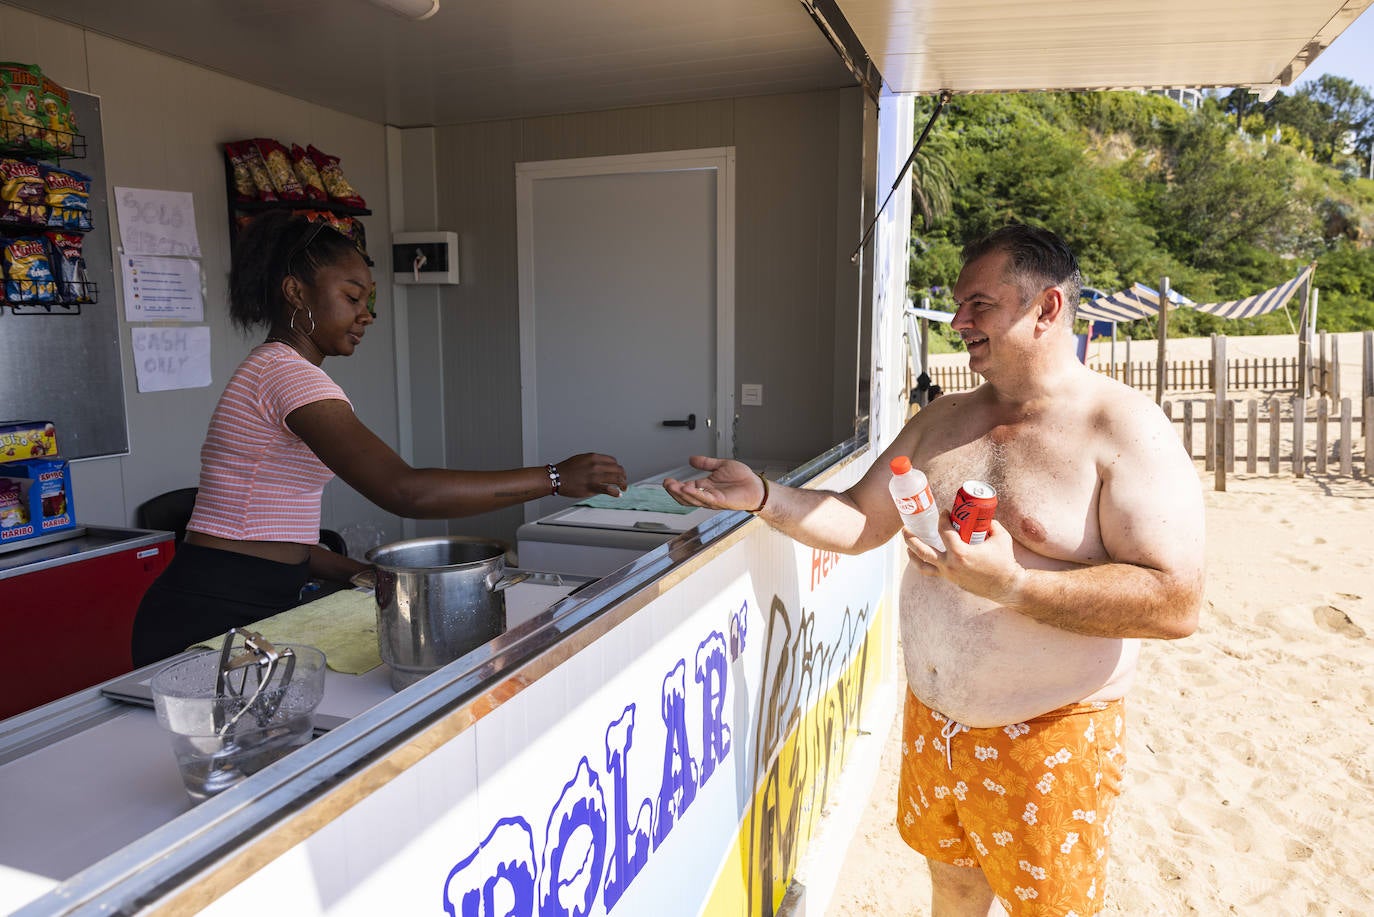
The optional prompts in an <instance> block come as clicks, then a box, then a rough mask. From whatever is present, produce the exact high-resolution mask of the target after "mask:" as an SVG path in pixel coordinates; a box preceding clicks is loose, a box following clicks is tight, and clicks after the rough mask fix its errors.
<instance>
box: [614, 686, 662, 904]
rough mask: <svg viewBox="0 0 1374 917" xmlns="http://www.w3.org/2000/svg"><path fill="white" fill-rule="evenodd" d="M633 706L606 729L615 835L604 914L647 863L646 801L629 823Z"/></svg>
mask: <svg viewBox="0 0 1374 917" xmlns="http://www.w3.org/2000/svg"><path fill="white" fill-rule="evenodd" d="M634 731H635V705H634V704H630V705H629V706H628V707H626V708H625V711H624V712H623V713H622V714H621V715H620V719H618V720H616V721H615V722H613V723H611V725H610V726H608V727H607V728H606V769H607V770H609V771H610V772H611V777H612V780H613V784H612V786H613V792H612V797H613V798H614V799H615V834H614V836H613V844H612V845H611V850H612V856H611V861H610V867H609V868H608V869H607V870H606V895H605V902H606V911H607V913H609V912H610V910H611V909H612V908H613V907H615V905H616V902H617V901H619V900H620V896H621V895H623V894H625V892H626V891H627V890H628V889H629V887H630V883H631V882H633V881H634V880H635V876H637V875H639V871H640V870H641V869H643V868H644V864H645V863H646V862H648V860H649V832H648V831H647V830H646V829H645V828H644V827H642V826H645V825H652V823H653V816H654V810H653V805H652V804H651V803H650V802H649V800H648V799H642V800H640V802H639V807H638V811H637V812H636V813H635V819H634V823H633V824H631V823H630V800H629V773H628V768H629V755H630V746H631V745H632V744H633V743H634Z"/></svg>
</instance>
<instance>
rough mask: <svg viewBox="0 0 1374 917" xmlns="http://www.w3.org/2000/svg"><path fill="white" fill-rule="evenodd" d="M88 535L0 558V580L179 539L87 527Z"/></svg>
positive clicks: (154, 533) (155, 533)
mask: <svg viewBox="0 0 1374 917" xmlns="http://www.w3.org/2000/svg"><path fill="white" fill-rule="evenodd" d="M84 528H85V531H84V532H83V533H82V534H80V535H77V536H75V537H73V538H69V539H66V540H64V541H50V542H46V543H44V544H39V545H34V546H32V547H29V548H17V549H16V550H14V551H13V552H11V553H7V554H0V580H3V579H8V578H10V577H12V576H21V575H23V574H26V573H37V572H38V571H39V570H51V569H52V568H54V567H62V566H66V565H67V564H74V563H76V562H78V561H82V560H90V559H91V558H93V557H103V556H105V555H106V554H117V553H119V552H120V551H128V550H131V549H134V548H143V547H152V546H154V545H158V544H161V543H162V542H164V541H171V540H172V539H173V537H175V536H174V535H173V534H172V533H171V532H158V531H152V530H149V529H125V528H115V527H113V526H99V525H87V526H84Z"/></svg>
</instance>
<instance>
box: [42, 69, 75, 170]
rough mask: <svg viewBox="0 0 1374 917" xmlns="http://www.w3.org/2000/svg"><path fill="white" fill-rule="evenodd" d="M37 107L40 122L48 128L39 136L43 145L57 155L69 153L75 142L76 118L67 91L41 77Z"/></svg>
mask: <svg viewBox="0 0 1374 917" xmlns="http://www.w3.org/2000/svg"><path fill="white" fill-rule="evenodd" d="M39 106H40V108H41V109H42V112H41V114H40V116H39V117H40V120H42V121H43V123H44V126H45V127H47V128H48V130H45V131H43V132H42V133H41V134H40V135H39V136H40V137H42V140H43V143H44V144H46V145H48V146H50V147H51V148H52V149H53V150H55V151H56V152H58V153H71V152H72V147H73V146H74V145H75V140H76V118H74V117H73V116H72V101H71V96H69V95H68V94H67V90H66V89H64V88H62V87H61V86H59V85H57V84H56V83H54V82H53V81H52V80H50V79H48V78H47V77H46V76H45V77H43V91H42V95H41V96H39Z"/></svg>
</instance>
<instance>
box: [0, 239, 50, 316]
mask: <svg viewBox="0 0 1374 917" xmlns="http://www.w3.org/2000/svg"><path fill="white" fill-rule="evenodd" d="M0 264H3V267H4V273H5V299H7V300H9V301H10V302H12V303H48V302H56V301H57V284H56V283H55V282H54V281H53V277H52V264H51V262H49V261H48V243H47V240H46V239H44V238H43V237H42V236H17V237H15V238H12V239H4V240H0Z"/></svg>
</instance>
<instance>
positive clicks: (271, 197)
mask: <svg viewBox="0 0 1374 917" xmlns="http://www.w3.org/2000/svg"><path fill="white" fill-rule="evenodd" d="M224 149H225V150H226V151H227V152H228V153H229V162H230V163H231V165H232V168H233V169H234V193H235V195H236V196H237V197H238V199H239V200H240V201H241V202H247V201H275V200H277V192H276V189H275V188H274V187H273V185H272V176H271V175H269V174H268V173H267V163H266V162H264V161H263V158H262V153H260V152H258V147H257V144H255V143H253V141H251V140H240V141H239V142H237V143H226V144H225V145H224ZM240 169H242V170H243V171H244V172H246V173H247V175H248V178H249V180H250V181H251V182H252V190H251V191H250V190H248V186H247V184H241V183H240V179H239V175H240V172H239V170H240Z"/></svg>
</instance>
